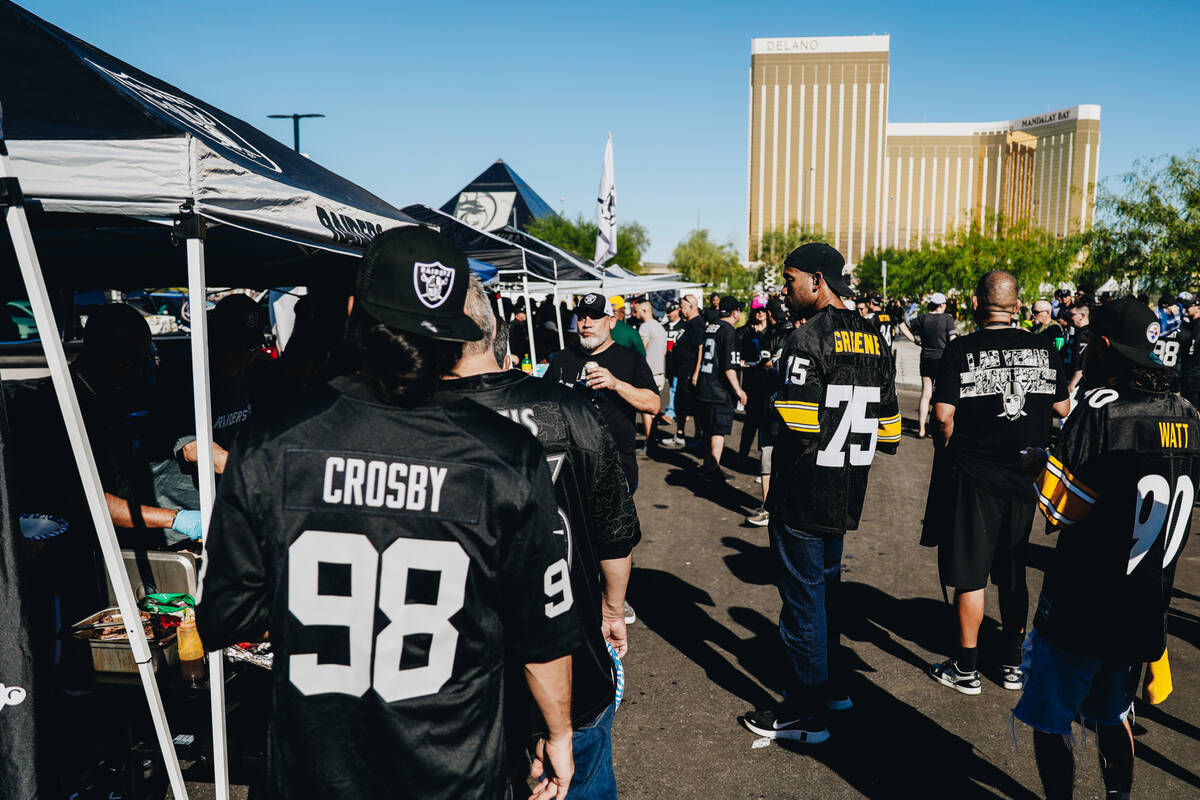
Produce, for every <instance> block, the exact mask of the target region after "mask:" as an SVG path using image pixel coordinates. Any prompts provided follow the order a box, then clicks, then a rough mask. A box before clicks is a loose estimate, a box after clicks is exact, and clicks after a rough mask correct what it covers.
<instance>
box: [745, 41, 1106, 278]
mask: <svg viewBox="0 0 1200 800" xmlns="http://www.w3.org/2000/svg"><path fill="white" fill-rule="evenodd" d="M888 48H889V37H888V36H821V37H802V38H791V39H754V40H753V41H752V44H751V56H750V137H749V138H750V153H749V168H750V180H749V187H750V193H749V203H748V205H749V217H748V231H747V237H746V238H747V244H748V245H749V253H750V255H751V258H752V259H753V258H754V254H755V253H757V252H758V246H759V243H760V242H761V241H762V237H763V234H764V233H766V232H768V231H771V230H782V229H786V228H788V227H789V226H790V225H793V224H795V225H798V226H799V227H801V228H807V229H810V230H819V231H823V232H825V233H827V234H828V235H829V236H830V238H831V240H832V241H833V242H834V244H835V246H836V247H837V248H838V249H839V250H840V251H841V252H842V253H843V254H844V255H845V256H846V261H847V262H848V263H851V264H854V263H857V261H858V259H859V258H860V257H861V256H862V255H863V254H864V253H866V252H869V251H871V250H876V249H880V248H885V247H898V248H907V247H919V246H920V245H921V243H922V242H924V241H926V240H928V239H930V238H938V237H941V236H943V235H945V234H946V233H947V232H949V231H951V230H953V229H954V228H956V227H957V228H961V227H966V226H968V225H969V224H971V223H975V224H979V225H981V226H990V225H995V224H996V221H997V219H998V218H1003V219H1006V220H1010V221H1016V220H1022V219H1025V220H1029V221H1030V222H1031V223H1032V224H1034V225H1036V226H1038V227H1040V228H1042V229H1044V230H1047V231H1050V232H1052V233H1055V234H1058V235H1066V234H1068V233H1073V232H1077V231H1079V230H1082V229H1086V228H1089V227H1090V226H1091V224H1092V222H1093V221H1094V217H1095V184H1096V175H1097V168H1098V164H1099V161H1100V106H1097V105H1079V106H1074V107H1072V108H1066V109H1062V110H1059V111H1051V112H1046V113H1040V114H1032V115H1030V116H1027V117H1022V118H1019V119H1013V120H1004V121H1000V122H931V123H925V122H888V86H889V79H890V77H891V74H890V68H889V64H888Z"/></svg>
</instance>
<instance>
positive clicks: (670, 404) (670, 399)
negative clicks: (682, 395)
mask: <svg viewBox="0 0 1200 800" xmlns="http://www.w3.org/2000/svg"><path fill="white" fill-rule="evenodd" d="M678 381H679V378H671V393H670V394H669V395H667V410H666V411H664V412H663V414H664V415H665V416H668V417H670V418H671V419H675V384H676V383H677V382H678Z"/></svg>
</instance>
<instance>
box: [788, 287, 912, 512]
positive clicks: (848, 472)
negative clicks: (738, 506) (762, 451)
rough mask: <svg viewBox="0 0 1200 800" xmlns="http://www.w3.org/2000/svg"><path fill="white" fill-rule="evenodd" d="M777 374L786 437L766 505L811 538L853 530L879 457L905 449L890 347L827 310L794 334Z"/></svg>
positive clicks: (851, 316) (869, 327)
mask: <svg viewBox="0 0 1200 800" xmlns="http://www.w3.org/2000/svg"><path fill="white" fill-rule="evenodd" d="M776 369H777V370H779V374H780V378H781V379H782V381H783V387H782V388H781V389H780V390H779V391H778V392H777V393H776V395H775V399H774V401H773V405H774V408H775V410H776V412H777V413H778V415H779V418H780V420H781V425H780V431H781V436H780V439H779V441H778V442H777V444H776V446H775V455H774V472H775V474H774V478H773V480H772V481H771V493H770V496H769V497H768V499H767V507H768V508H769V509H770V510H771V513H772V514H779V515H780V517H781V519H782V520H783V521H784V522H786V523H787V525H788V526H789V527H792V528H796V529H798V530H803V531H807V532H809V533H815V534H823V535H829V534H841V533H845V532H846V531H848V530H854V529H855V528H857V527H858V521H859V517H860V516H861V515H862V506H863V498H864V497H865V495H866V491H867V475H868V472H869V470H870V468H871V463H872V462H873V461H874V459H875V451H876V450H877V449H879V450H883V451H884V452H888V453H894V452H895V451H896V447H897V446H898V445H899V443H900V411H899V407H898V406H897V404H896V384H895V366H894V364H893V363H892V359H891V353H890V352H889V350H888V347H887V344H886V343H885V342H884V340H883V338H882V337H881V336H880V334H879V329H878V328H877V327H876V326H875V323H874V322H872V321H871V320H867V319H863V318H862V317H861V316H859V315H858V314H857V313H856V312H853V311H847V310H846V309H842V308H837V307H835V306H832V305H831V306H826V307H825V308H822V309H821V310H819V311H817V312H816V313H815V314H813V315H812V316H811V317H809V319H808V322H806V323H805V324H804V325H802V326H800V327H799V328H797V329H796V330H795V331H793V332H792V333H791V335H789V336H788V338H787V340H786V341H785V343H784V345H783V351H782V354H781V356H780V359H779V361H777V362H776Z"/></svg>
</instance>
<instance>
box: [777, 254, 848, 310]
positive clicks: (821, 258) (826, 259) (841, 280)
mask: <svg viewBox="0 0 1200 800" xmlns="http://www.w3.org/2000/svg"><path fill="white" fill-rule="evenodd" d="M783 266H784V269H787V268H789V267H790V268H791V269H798V270H800V271H801V272H807V273H810V274H812V273H817V272H819V273H821V277H822V278H823V279H824V280H825V282H826V283H828V284H829V288H830V289H833V291H834V292H836V293H837V294H838V295H840V296H842V297H853V296H854V290H853V289H851V288H850V284H849V283H847V282H846V278H845V276H844V275H842V270H844V269H845V268H846V259H845V258H843V257H842V254H841V253H839V252H838V251H837V250H835V249H833V248H832V247H830V246H829V245H827V244H825V243H824V242H809V243H808V244H802V245H800V246H799V247H797V248H796V249H795V250H793V251H792V252H791V253H789V254H788V257H787V258H786V259H784V262H783Z"/></svg>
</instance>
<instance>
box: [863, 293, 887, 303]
mask: <svg viewBox="0 0 1200 800" xmlns="http://www.w3.org/2000/svg"><path fill="white" fill-rule="evenodd" d="M866 300H867V302H868V303H875V304H877V305H883V295H881V294H880V293H879V292H867V296H866Z"/></svg>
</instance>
